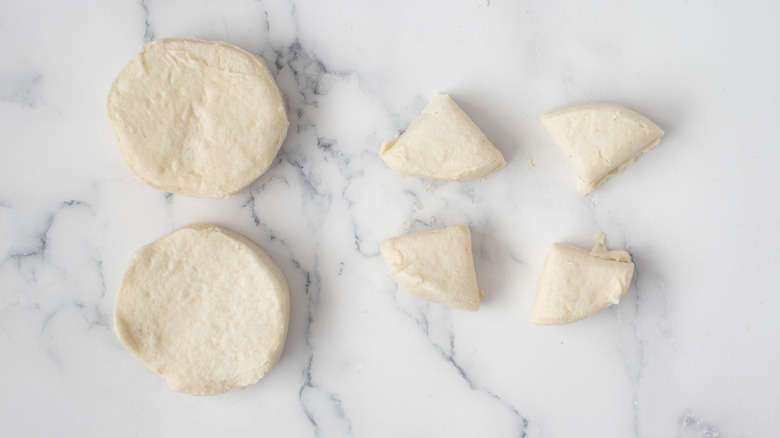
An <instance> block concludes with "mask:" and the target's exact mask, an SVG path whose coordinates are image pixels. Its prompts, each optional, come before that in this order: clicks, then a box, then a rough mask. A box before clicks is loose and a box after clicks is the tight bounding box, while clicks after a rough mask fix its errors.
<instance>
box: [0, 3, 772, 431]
mask: <svg viewBox="0 0 780 438" xmlns="http://www.w3.org/2000/svg"><path fill="white" fill-rule="evenodd" d="M0 8H2V11H3V14H2V17H3V18H2V19H0V47H2V49H3V52H4V60H5V62H4V63H2V64H0V132H3V133H4V141H3V143H2V146H1V147H2V148H3V149H2V150H3V158H2V159H0V350H2V351H3V355H2V359H0V394H2V396H0V412H2V413H3V414H2V415H0V418H2V421H0V436H53V435H56V436H63V435H64V436H106V435H110V436H142V435H148V436H157V435H161V434H163V435H167V436H214V435H229V436H257V435H267V436H316V437H345V436H349V437H364V436H371V437H375V436H379V437H384V436H387V437H398V436H515V437H546V438H550V437H570V436H599V437H604V436H620V437H626V436H635V437H662V436H663V437H669V436H672V437H681V438H689V437H691V438H692V437H726V436H771V435H772V433H774V431H775V430H777V429H778V428H779V427H780V416H778V415H777V413H779V412H780V397H779V396H778V394H780V377H778V373H777V372H776V368H777V364H778V361H780V344H779V343H778V342H777V333H778V331H780V322H778V320H777V318H776V317H775V315H776V314H777V309H778V308H780V294H777V293H776V292H777V286H776V285H775V284H774V282H773V275H772V273H773V272H775V271H777V270H778V269H780V252H778V251H779V250H778V249H777V248H778V245H777V242H778V241H780V228H778V227H777V226H776V224H775V222H776V220H777V219H776V218H777V216H778V214H780V197H779V196H778V195H780V191H778V190H779V189H778V187H780V184H778V179H777V175H776V173H777V172H776V168H777V166H778V163H780V149H778V148H775V147H773V146H772V145H773V144H774V142H775V138H774V134H773V132H772V129H771V127H772V124H771V121H772V120H774V118H776V117H775V116H778V109H777V105H776V104H775V102H774V100H773V99H772V96H776V95H777V94H778V93H780V85H778V84H780V83H778V82H777V81H776V80H775V78H776V77H777V76H778V75H780V58H778V57H777V56H774V55H776V54H777V49H776V48H775V47H774V46H775V45H776V44H775V42H776V40H777V38H778V37H779V36H780V34H778V30H777V26H775V23H774V22H773V17H777V16H778V14H780V6H777V5H774V4H771V3H767V2H765V3H758V4H752V5H750V6H748V5H742V4H737V3H734V4H721V3H707V2H704V3H702V2H700V3H690V2H688V3H678V2H672V1H664V2H661V3H657V4H655V3H654V4H653V5H652V6H651V7H648V6H647V5H638V4H637V5H633V4H624V3H622V2H617V1H613V0H603V1H598V2H596V3H592V4H581V3H577V2H572V1H566V2H561V3H555V4H551V3H540V4H534V3H529V2H503V1H483V0H474V1H463V2H459V3H457V4H453V3H451V2H445V1H439V0H437V1H433V2H426V3H419V2H411V1H405V0H404V1H401V2H375V1H368V2H356V1H344V2H337V3H333V2H316V1H311V0H294V1H291V2H269V1H255V0H228V1H225V2H213V1H205V0H196V1H194V2H181V1H173V2H167V1H161V0H138V1H135V2H133V1H129V2H112V3H106V2H100V1H98V0H82V1H79V2H75V1H65V2H53V1H50V0H42V1H40V2H15V3H9V4H4V5H2V6H0ZM724 23H728V26H725V25H724ZM181 36H192V37H197V38H204V39H212V40H223V41H227V42H229V43H232V44H236V45H238V46H239V47H242V48H244V49H245V50H248V51H249V52H251V53H255V54H257V55H259V56H261V57H263V58H264V59H265V61H266V62H267V64H268V66H269V68H270V70H271V71H272V73H273V75H274V76H275V78H276V80H277V83H278V85H279V88H280V90H281V92H282V95H283V97H284V101H285V104H286V105H287V109H288V117H289V120H290V129H289V133H288V137H287V139H286V140H285V142H284V144H283V145H282V148H281V150H280V152H279V154H278V156H277V157H276V159H275V161H274V163H273V165H272V166H271V168H270V169H269V170H268V172H267V173H266V174H264V175H263V176H261V177H260V178H258V180H257V181H255V182H254V183H253V184H251V185H250V186H249V187H248V188H247V189H245V190H243V191H242V192H240V193H238V194H236V195H235V196H232V197H230V198H227V199H222V200H207V199H195V198H188V197H184V196H179V195H173V194H170V193H162V192H160V191H157V190H155V189H153V188H150V187H148V186H146V185H145V184H143V183H142V182H140V181H138V180H136V179H135V178H133V177H132V175H131V174H130V173H129V171H127V169H126V168H125V166H124V164H123V163H122V160H121V158H120V157H119V154H118V153H117V151H116V147H115V145H114V139H113V136H112V134H111V132H110V129H109V127H108V123H107V120H106V116H105V99H106V95H107V93H108V90H109V88H110V86H111V83H112V82H113V80H114V78H115V77H116V75H117V74H118V73H119V71H120V70H121V69H122V68H123V67H124V65H125V64H126V63H127V62H128V61H129V60H130V59H131V58H132V57H133V56H135V54H136V53H137V50H138V49H139V48H140V47H141V45H142V44H143V43H145V42H149V41H154V40H158V39H161V38H168V37H181ZM436 93H449V94H451V95H452V96H453V98H454V99H455V100H456V102H458V104H459V105H460V106H461V107H462V108H463V109H464V111H466V113H467V114H469V115H470V116H471V117H472V119H474V121H475V122H476V123H477V124H478V125H479V126H480V127H481V128H482V129H483V131H484V132H485V133H486V134H487V136H488V137H489V138H490V139H491V140H492V141H493V143H494V144H495V145H496V147H497V148H498V149H499V150H501V152H502V153H503V154H504V156H505V158H506V160H507V166H506V167H505V168H504V169H502V170H501V171H499V172H496V173H494V174H492V175H489V176H488V177H486V178H483V179H481V180H476V181H467V182H462V183H452V182H443V181H432V180H425V179H420V178H413V177H408V176H404V175H399V174H397V173H395V172H393V171H392V170H391V169H389V168H388V167H387V166H386V165H385V164H384V162H383V161H382V159H381V157H379V154H378V152H379V148H380V146H381V144H382V142H385V141H388V140H391V139H392V138H393V137H394V136H396V135H397V134H398V133H400V132H402V131H403V130H404V129H406V128H407V127H408V125H409V124H410V123H411V122H412V120H414V118H415V117H416V116H417V115H418V114H419V112H420V111H421V110H422V108H424V107H425V105H426V104H427V103H428V101H429V100H430V98H431V97H432V96H433V95H434V94H436ZM589 100H602V101H614V102H616V103H620V104H623V105H625V106H627V107H630V108H632V109H635V110H637V111H639V112H642V113H643V114H646V115H647V116H648V117H650V118H651V119H653V120H654V121H656V122H657V123H658V124H659V125H660V126H661V127H662V128H663V129H664V130H665V131H666V135H665V136H664V137H663V139H662V141H661V143H660V144H659V145H658V147H656V148H654V149H653V150H652V151H650V152H648V153H647V154H644V155H642V156H641V157H639V159H638V160H637V161H636V163H634V164H633V165H632V166H630V167H629V168H627V169H626V170H625V171H624V172H623V173H621V174H620V175H617V176H615V177H613V178H611V179H610V180H609V181H607V182H606V183H605V184H604V185H603V186H601V187H599V188H597V189H596V191H595V192H594V193H593V194H591V195H589V196H585V197H583V196H580V195H579V194H578V193H577V192H576V190H575V187H574V186H575V173H574V170H573V169H572V168H571V167H570V165H569V163H568V162H567V160H566V159H565V157H564V156H563V154H562V153H561V152H560V150H559V149H558V148H557V147H556V146H555V145H554V144H553V142H552V140H551V139H550V138H549V135H548V134H547V133H546V132H545V131H544V129H543V127H542V126H541V123H540V122H539V115H540V114H542V113H543V112H546V111H549V110H552V109H555V108H557V107H560V106H563V105H566V104H570V103H578V102H584V101H589ZM194 222H213V223H216V224H218V225H221V226H225V227H227V228H230V229H233V230H235V231H237V232H239V233H242V234H244V235H245V236H247V237H248V238H249V239H251V240H252V241H254V242H256V243H258V244H259V245H260V246H261V247H262V248H263V249H264V250H265V251H266V252H267V253H268V254H269V256H271V257H272V258H273V259H274V260H275V261H276V263H277V264H278V265H279V266H280V268H281V269H282V271H283V272H284V273H285V276H286V277H287V280H288V282H289V284H290V292H291V319H290V329H289V333H288V338H287V343H286V344H285V349H284V351H283V353H282V357H281V359H280V361H279V363H278V365H277V366H276V367H275V368H274V369H273V370H272V372H271V373H269V374H268V375H267V376H266V377H265V378H263V380H261V381H260V382H259V383H257V384H255V385H251V386H250V387H247V388H246V389H244V390H234V391H230V392H229V393H226V394H223V395H220V396H217V397H208V398H195V397H190V396H186V395H181V394H177V393H174V392H172V391H170V390H169V389H168V388H167V387H166V385H165V383H164V382H163V381H162V379H160V378H159V376H157V375H156V374H155V373H153V372H152V371H149V370H148V369H146V368H145V367H144V366H143V365H141V364H140V363H139V362H138V361H137V360H136V359H134V358H133V357H132V356H131V355H130V354H128V353H127V352H126V351H125V350H124V349H123V348H122V346H121V344H120V343H119V341H118V340H117V339H116V336H115V335H114V333H113V330H112V325H113V321H112V312H113V304H114V300H115V296H116V289H117V287H118V285H119V282H120V279H121V276H122V270H123V269H124V264H125V263H126V261H127V260H128V258H129V257H130V255H131V254H132V253H133V252H134V251H135V250H137V249H138V248H139V247H141V246H143V245H145V244H147V243H149V242H152V241H154V240H156V239H159V238H160V237H162V236H164V235H165V234H167V233H169V232H170V231H172V230H174V229H176V228H178V227H180V226H183V225H186V224H189V223H194ZM455 224H467V225H468V226H469V227H470V229H471V232H472V246H473V252H474V261H475V267H476V270H477V277H478V281H479V284H480V287H481V288H482V289H484V291H485V297H484V300H483V303H482V307H481V309H480V310H479V311H478V312H475V313H470V312H462V311H457V310H453V309H448V308H445V307H442V306H439V305H436V304H432V303H427V302H424V301H421V300H418V299H416V298H414V297H411V296H410V295H408V294H406V293H405V292H403V291H401V290H400V289H399V288H398V286H397V285H396V284H395V282H394V281H393V279H392V277H390V276H389V275H388V273H387V271H386V267H385V265H384V263H383V261H382V259H381V255H380V252H379V245H380V243H381V242H382V241H383V240H384V239H386V238H388V237H392V236H397V235H401V234H405V233H410V232H417V231H425V230H429V229H433V228H439V227H444V226H447V225H455ZM600 231H601V232H605V233H606V234H607V246H608V247H609V248H622V249H625V250H627V251H628V252H629V253H630V254H631V256H632V259H633V261H634V263H635V266H636V270H635V273H634V278H633V280H632V284H631V287H630V289H629V291H628V293H627V294H626V296H625V297H624V298H623V300H622V301H621V303H620V304H619V305H616V306H612V307H610V308H608V309H607V310H605V311H603V312H600V313H599V314H597V315H594V316H593V317H591V318H588V319H586V320H583V321H580V322H577V323H574V324H571V325H566V326H555V327H537V326H533V325H531V324H530V323H529V322H528V316H529V314H530V309H531V305H532V302H533V295H534V292H535V288H536V284H537V281H538V276H539V274H540V272H541V268H542V264H543V262H544V257H545V254H546V250H547V246H548V245H549V244H550V243H552V242H555V241H563V242H568V243H572V244H576V245H580V246H582V247H588V248H589V247H591V246H592V238H593V235H595V234H596V233H597V232H600ZM85 419H88V420H85Z"/></svg>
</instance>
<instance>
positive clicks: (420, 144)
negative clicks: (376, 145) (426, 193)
mask: <svg viewBox="0 0 780 438" xmlns="http://www.w3.org/2000/svg"><path fill="white" fill-rule="evenodd" d="M379 154H380V155H381V156H382V158H383V159H384V160H385V162H386V163H387V165H388V166H390V167H391V168H392V169H393V170H395V171H396V172H398V173H402V174H404V175H411V176H419V177H423V178H436V179H442V180H447V181H465V180H469V179H475V178H481V177H483V176H485V175H488V174H490V173H493V172H495V171H496V170H498V169H501V168H502V167H504V166H505V165H506V162H505V161H504V157H503V155H501V152H500V151H499V150H498V149H496V147H495V146H493V143H491V142H490V140H488V138H487V137H486V136H485V134H483V133H482V131H481V130H480V129H479V128H478V127H477V125H476V124H474V122H473V121H471V119H470V118H469V116H467V115H466V113H464V112H463V110H462V109H460V107H459V106H458V104H456V103H455V102H454V101H453V100H452V99H451V98H450V96H449V95H447V94H437V95H436V96H434V98H433V100H431V103H429V104H428V106H426V107H425V109H424V110H423V111H422V113H420V115H419V116H417V118H416V119H415V120H414V121H413V122H412V124H411V125H409V129H407V130H406V132H404V133H403V134H402V135H401V136H399V137H396V138H395V139H394V140H392V141H390V142H386V143H383V144H382V150H381V151H380V152H379Z"/></svg>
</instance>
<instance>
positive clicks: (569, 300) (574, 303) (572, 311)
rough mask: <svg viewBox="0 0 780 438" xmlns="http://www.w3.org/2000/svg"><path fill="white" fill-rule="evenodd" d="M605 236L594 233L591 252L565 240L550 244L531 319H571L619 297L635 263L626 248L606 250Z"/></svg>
mask: <svg viewBox="0 0 780 438" xmlns="http://www.w3.org/2000/svg"><path fill="white" fill-rule="evenodd" d="M604 239H605V236H604V234H603V233H599V234H597V235H596V237H595V238H594V242H595V245H594V247H593V249H592V250H591V251H590V252H588V251H587V250H585V249H583V248H579V247H577V246H574V245H569V244H566V243H554V244H552V245H551V246H550V249H549V251H548V252H547V259H545V261H544V267H543V268H542V276H541V279H540V281H539V288H538V289H537V292H536V297H535V298H534V304H533V309H532V311H531V322H533V323H535V324H565V323H569V322H574V321H577V320H580V319H583V318H585V317H587V316H590V315H593V314H595V313H597V312H599V311H601V310H603V309H605V308H607V307H609V306H610V305H612V304H617V303H618V302H619V301H620V299H621V298H622V297H623V295H625V293H626V291H627V290H628V287H629V285H630V284H631V278H632V277H633V274H634V264H633V263H631V256H630V255H629V254H628V253H627V252H626V251H623V250H611V251H610V250H608V249H607V247H606V245H605V244H604Z"/></svg>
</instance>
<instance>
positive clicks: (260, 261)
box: [114, 224, 290, 395]
mask: <svg viewBox="0 0 780 438" xmlns="http://www.w3.org/2000/svg"><path fill="white" fill-rule="evenodd" d="M289 316H290V298H289V290H288V287H287V280H285V278H284V274H282V271H281V270H280V269H279V267H278V266H276V264H275V263H274V262H273V261H272V260H271V259H270V258H269V257H268V256H267V255H266V254H265V253H264V252H263V250H262V249H260V247H258V246H257V245H255V244H254V243H252V242H250V241H249V240H247V239H246V238H244V237H243V236H241V235H239V234H236V233H234V232H232V231H229V230H226V229H224V228H220V227H218V226H216V225H211V224H194V225H188V226H185V227H182V228H180V229H178V230H176V231H174V232H173V233H171V234H169V235H168V236H165V237H163V238H162V239H160V240H158V241H156V242H154V243H151V244H149V245H147V246H145V247H143V248H141V249H140V250H138V251H137V252H136V253H135V254H134V255H133V256H132V258H131V259H130V261H129V262H128V264H127V267H126V269H125V273H124V277H123V278H122V283H121V285H120V288H119V292H118V294H117V299H116V307H115V308H114V330H115V331H116V334H117V336H118V337H119V340H120V341H122V344H124V345H125V347H126V348H127V349H128V350H129V351H130V352H131V353H132V354H133V355H134V356H136V357H137V358H138V359H140V360H141V362H143V363H144V364H145V365H146V366H148V367H149V368H151V369H152V370H154V371H157V372H158V373H159V374H160V375H162V377H163V378H165V380H166V381H167V382H168V385H169V386H170V387H171V389H173V390H175V391H181V392H185V393H187V394H192V395H213V394H219V393H222V392H225V391H228V390H230V389H231V388H235V387H243V386H246V385H249V384H251V383H255V382H257V380H258V379H260V378H261V377H263V376H264V375H265V374H266V373H267V372H268V371H269V370H270V369H271V367H273V366H274V364H275V363H276V362H277V360H278V359H279V355H280V354H281V352H282V347H283V346H284V341H285V337H286V335H287V324H288V320H289Z"/></svg>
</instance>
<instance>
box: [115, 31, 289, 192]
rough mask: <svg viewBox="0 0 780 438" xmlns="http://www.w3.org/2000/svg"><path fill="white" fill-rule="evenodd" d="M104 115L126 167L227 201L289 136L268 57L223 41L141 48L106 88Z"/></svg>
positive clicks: (162, 184)
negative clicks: (261, 56) (107, 119)
mask: <svg viewBox="0 0 780 438" xmlns="http://www.w3.org/2000/svg"><path fill="white" fill-rule="evenodd" d="M107 110H108V117H109V120H110V122H111V128H112V129H113V131H114V136H115V137H116V141H117V145H118V147H119V152H120V154H121V155H122V158H123V159H124V161H125V164H127V167H128V168H129V169H130V171H131V172H133V174H135V176H137V177H138V178H139V179H141V180H142V181H144V182H146V183H147V184H149V185H151V186H152V187H155V188H158V189H160V190H165V191H168V192H173V193H178V194H182V195H188V196H199V197H207V198H224V197H226V196H229V195H232V194H233V193H236V192H238V191H240V190H241V189H243V188H245V187H246V186H248V185H249V184H251V183H252V181H254V180H255V179H257V178H258V177H259V176H260V175H262V174H263V173H264V172H265V171H266V170H268V167H269V166H270V165H271V162H272V161H273V159H274V157H275V156H276V153H277V152H278V151H279V148H280V147H281V145H282V142H283V141H284V139H285V137H286V136H287V127H288V121H287V115H286V113H285V107H284V102H283V100H282V96H281V94H280V93H279V89H278V88H277V86H276V83H275V82H274V79H273V77H272V76H271V73H270V72H269V71H268V68H267V67H266V64H265V61H264V60H263V59H262V58H260V57H258V56H255V55H252V54H251V53H248V52H246V51H244V50H241V49H239V48H238V47H235V46H231V45H229V44H226V43H222V42H209V41H201V40H196V39H181V38H179V39H164V40H160V41H155V42H151V43H149V44H147V45H145V46H144V47H143V49H142V50H141V53H139V54H138V55H137V56H136V57H135V58H134V59H133V60H132V61H130V63H129V64H128V65H127V66H126V67H125V68H124V70H122V72H121V73H120V74H119V77H117V79H116V81H115V82H114V85H113V86H112V87H111V91H110V92H109V95H108V105H107Z"/></svg>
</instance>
